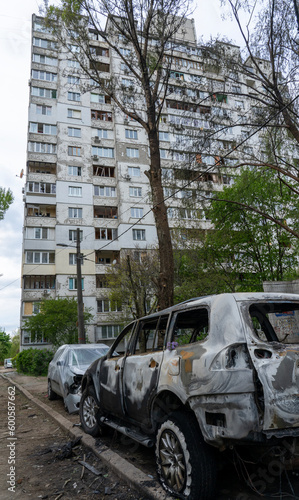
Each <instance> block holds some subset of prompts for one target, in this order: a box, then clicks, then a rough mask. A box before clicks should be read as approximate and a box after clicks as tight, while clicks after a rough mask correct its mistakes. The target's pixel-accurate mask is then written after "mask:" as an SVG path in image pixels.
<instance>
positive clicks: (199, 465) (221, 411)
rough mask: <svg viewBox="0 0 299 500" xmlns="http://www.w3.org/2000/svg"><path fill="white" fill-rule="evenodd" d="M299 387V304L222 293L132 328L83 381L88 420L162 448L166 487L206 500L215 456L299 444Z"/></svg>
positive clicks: (88, 428) (87, 424)
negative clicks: (245, 447) (240, 448)
mask: <svg viewBox="0 0 299 500" xmlns="http://www.w3.org/2000/svg"><path fill="white" fill-rule="evenodd" d="M115 351H117V352H118V353H121V354H117V355H115ZM298 388H299V295H292V294H270V293H252V294H243V293H240V294H238V293H236V294H222V295H217V296H208V297H203V298H198V299H192V300H190V301H187V302H185V303H182V304H178V305H176V306H174V307H171V308H169V309H166V310H164V311H160V312H159V313H156V314H153V315H150V316H147V317H144V318H141V319H139V320H136V321H134V322H133V323H131V324H130V325H128V326H127V327H126V328H125V329H124V330H123V332H122V333H121V334H120V336H119V337H118V339H117V340H116V341H115V343H114V344H113V345H112V347H111V349H110V350H109V352H108V354H107V355H105V356H104V357H103V358H101V359H100V360H99V361H97V362H95V363H93V364H92V365H91V366H90V368H89V369H88V370H87V372H86V373H85V375H84V377H83V380H82V393H83V394H82V399H81V403H80V419H81V424H82V427H83V429H84V430H85V432H87V433H89V434H91V435H97V434H98V433H99V432H100V431H101V430H102V429H103V428H104V427H105V425H109V426H111V427H114V428H116V429H118V430H119V431H120V432H123V433H124V434H127V435H128V436H130V437H131V438H133V439H135V440H137V441H139V442H140V443H142V444H144V445H146V446H154V445H155V446H156V459H157V470H158V475H159V477H160V480H161V482H162V484H163V486H164V487H165V488H166V489H167V490H168V491H169V492H170V493H172V494H174V495H176V496H177V497H180V498H188V499H195V498H196V499H199V498H200V499H208V498H213V495H214V487H215V474H216V472H215V471H216V469H217V467H216V466H215V462H214V461H215V455H214V450H215V448H218V449H219V450H223V449H225V448H226V447H228V446H234V445H236V444H246V443H253V444H255V443H259V444H260V443H265V444H266V443H270V442H276V441H277V442H278V443H280V442H281V440H282V438H283V439H293V438H295V437H296V436H298V435H299V390H298Z"/></svg>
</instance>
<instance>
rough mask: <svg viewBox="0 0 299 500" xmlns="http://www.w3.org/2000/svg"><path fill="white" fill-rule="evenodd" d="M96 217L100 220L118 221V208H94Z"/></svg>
mask: <svg viewBox="0 0 299 500" xmlns="http://www.w3.org/2000/svg"><path fill="white" fill-rule="evenodd" d="M94 217H95V218H99V219H117V207H106V206H102V207H94Z"/></svg>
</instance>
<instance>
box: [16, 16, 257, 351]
mask: <svg viewBox="0 0 299 500" xmlns="http://www.w3.org/2000/svg"><path fill="white" fill-rule="evenodd" d="M186 28H187V29H185V30H184V33H183V35H182V36H181V38H180V36H179V35H177V43H176V46H175V47H174V51H173V52H172V55H171V58H172V59H171V71H170V79H169V92H168V95H167V97H166V99H165V103H164V111H163V113H162V116H161V120H160V129H159V130H160V132H159V134H160V152H161V159H162V167H163V170H162V172H163V179H164V185H165V187H164V190H165V198H167V202H166V203H167V206H168V207H169V208H168V215H169V224H170V227H171V228H173V230H176V232H177V233H178V239H180V238H181V239H182V241H183V240H186V239H188V238H189V237H192V235H193V234H195V235H196V231H198V230H205V229H209V227H210V224H209V221H207V220H206V219H205V214H204V210H203V207H204V205H205V204H206V203H207V202H208V201H209V199H210V198H211V196H212V194H213V192H214V191H215V190H221V189H222V188H223V185H225V184H229V183H230V182H232V176H231V175H230V174H229V166H233V165H235V164H236V163H238V154H239V153H238V152H236V153H235V154H231V151H233V150H234V148H235V146H236V144H237V142H238V140H240V139H242V138H244V137H246V134H248V130H247V129H246V126H245V125H244V123H245V122H246V116H247V114H248V110H249V107H250V103H249V102H248V100H247V99H246V92H248V86H246V85H245V83H246V82H244V86H243V87H242V85H241V84H240V83H239V84H238V85H237V86H236V85H235V87H236V88H233V84H232V83H228V81H227V78H226V75H223V74H221V71H220V70H219V67H217V64H216V66H215V61H214V63H211V64H207V63H205V64H204V63H203V53H202V50H201V48H200V47H199V46H198V45H197V40H196V33H195V27H194V22H193V20H187V21H186ZM90 45H91V47H93V50H94V51H95V53H96V54H97V55H98V62H99V66H100V70H101V71H102V72H103V75H104V76H105V78H107V79H109V78H110V76H111V75H113V76H114V77H118V78H119V79H122V82H123V85H124V87H125V86H126V85H130V75H128V73H127V70H126V67H125V66H124V65H123V63H122V61H121V60H120V58H119V57H118V55H117V54H114V53H113V51H112V50H111V48H109V46H108V45H107V43H105V42H104V41H103V39H101V37H100V35H97V34H95V33H93V32H90ZM124 50H127V49H126V48H125V47H124ZM227 50H230V51H235V52H236V57H237V56H238V54H239V49H238V48H237V47H235V46H231V45H228V46H227ZM73 51H74V52H75V51H76V47H73ZM166 62H167V58H166ZM244 78H245V77H244ZM247 78H248V77H247ZM81 79H82V74H81V72H80V65H79V63H78V61H77V60H76V57H72V53H71V52H69V51H67V50H66V49H63V48H61V46H59V44H58V43H57V41H56V40H55V38H54V37H53V35H51V34H50V33H49V32H47V30H46V29H45V28H44V26H43V20H42V18H40V17H38V16H36V15H33V22H32V63H31V75H30V80H29V91H30V95H29V118H28V153H27V169H26V184H25V188H24V204H25V213H24V238H23V262H22V299H21V300H22V303H21V325H22V324H23V322H24V320H25V319H26V318H28V317H30V316H31V315H32V314H35V313H36V312H38V310H39V303H40V301H41V299H43V298H45V297H46V298H56V297H76V291H77V274H76V234H77V228H79V229H80V246H81V252H82V254H83V256H84V259H83V265H82V276H83V278H82V286H83V300H84V306H85V307H88V308H90V309H91V312H92V313H93V315H94V322H93V323H92V324H90V325H88V327H87V335H88V339H89V341H91V342H96V341H101V342H102V341H104V342H108V343H110V342H111V341H112V339H113V338H114V337H115V336H116V335H117V333H118V332H119V329H120V320H119V317H120V313H119V312H118V311H115V310H111V309H113V307H112V305H111V304H110V302H109V297H108V295H109V290H108V289H107V288H106V287H105V273H106V271H107V269H109V267H110V266H111V265H112V264H113V262H117V261H118V260H119V258H120V255H121V254H122V253H125V252H126V250H128V249H130V250H134V249H137V250H138V251H144V250H146V249H148V248H153V247H155V245H156V244H157V241H156V229H155V224H154V219H153V215H152V213H151V211H150V208H151V196H150V192H149V182H148V178H147V176H146V174H145V172H146V170H147V169H148V166H149V157H148V140H147V135H146V132H145V130H144V129H143V128H142V127H141V126H140V125H139V124H138V123H137V122H135V121H134V122H133V121H132V120H130V119H129V118H128V117H127V116H126V115H124V114H123V113H122V112H121V111H119V109H117V108H116V107H115V105H114V104H113V102H111V100H110V98H109V97H108V96H105V95H103V94H102V93H101V92H99V91H98V90H97V89H95V88H92V87H91V88H90V90H88V91H86V90H85V91H84V92H83V91H82V80H81ZM239 80H240V79H239ZM237 87H238V88H237ZM238 94H239V96H238ZM231 123H232V124H233V126H230V124H231ZM256 141H257V138H256V137H255V138H253V139H251V140H250V141H249V142H247V143H246V145H245V146H244V148H243V150H244V151H245V153H246V154H251V151H250V150H253V148H254V145H255V144H256ZM215 144H216V147H215ZM246 148H247V151H246ZM211 150H213V152H214V154H211V153H210V151H211ZM215 151H217V155H216V154H215ZM228 153H230V154H229V155H227V154H228ZM220 157H221V158H222V159H223V158H225V163H226V164H227V166H228V171H226V172H223V170H222V171H220V170H219V165H220ZM221 161H224V160H221ZM192 179H195V180H194V182H190V181H192ZM187 200H189V203H188V202H187ZM191 202H192V203H191ZM139 219H141V220H139ZM137 221H139V222H138V223H137V224H136V225H134V224H135V223H136V222H137ZM178 227H179V228H180V230H179V231H178ZM114 309H115V308H114ZM112 313H113V314H112ZM33 345H34V346H35V347H36V346H41V347H44V346H46V345H47V342H46V341H44V342H43V341H41V342H39V343H36V341H35V339H32V338H30V335H29V334H28V332H26V330H25V329H23V328H22V339H21V347H22V348H26V347H31V346H33Z"/></svg>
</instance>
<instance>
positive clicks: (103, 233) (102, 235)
mask: <svg viewBox="0 0 299 500" xmlns="http://www.w3.org/2000/svg"><path fill="white" fill-rule="evenodd" d="M95 239H96V240H116V239H117V229H114V228H109V227H102V228H98V227H97V228H96V229H95Z"/></svg>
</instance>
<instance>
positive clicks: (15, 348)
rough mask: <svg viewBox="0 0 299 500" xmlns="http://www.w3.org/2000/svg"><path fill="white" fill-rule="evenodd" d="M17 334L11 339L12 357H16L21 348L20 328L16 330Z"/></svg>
mask: <svg viewBox="0 0 299 500" xmlns="http://www.w3.org/2000/svg"><path fill="white" fill-rule="evenodd" d="M14 333H15V334H14V335H13V337H12V339H11V349H10V357H11V358H14V357H15V356H16V355H17V354H18V352H19V349H20V334H19V332H18V330H16V331H15V332H14Z"/></svg>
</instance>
